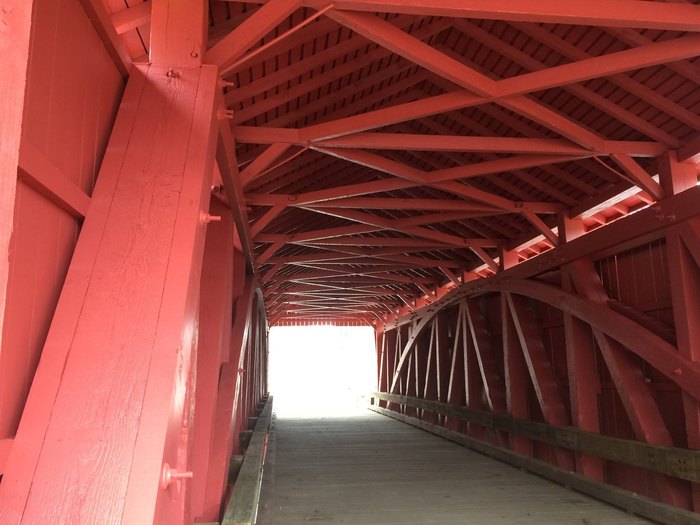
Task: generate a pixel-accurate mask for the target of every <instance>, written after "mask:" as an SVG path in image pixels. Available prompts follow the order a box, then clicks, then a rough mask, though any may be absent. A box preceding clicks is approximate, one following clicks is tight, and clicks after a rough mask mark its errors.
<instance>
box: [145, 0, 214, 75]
mask: <svg viewBox="0 0 700 525" xmlns="http://www.w3.org/2000/svg"><path fill="white" fill-rule="evenodd" d="M150 4H151V40H150V44H149V61H150V62H152V63H156V64H163V65H166V66H181V67H197V66H199V65H201V64H202V59H203V58H204V53H205V52H206V48H207V30H208V26H209V24H208V21H209V18H208V13H209V9H208V3H207V2H202V1H200V0H151V2H150Z"/></svg>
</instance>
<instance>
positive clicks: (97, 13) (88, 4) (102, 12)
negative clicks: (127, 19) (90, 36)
mask: <svg viewBox="0 0 700 525" xmlns="http://www.w3.org/2000/svg"><path fill="white" fill-rule="evenodd" d="M80 4H81V5H82V6H83V9H85V13H86V14H87V15H88V18H89V19H90V21H91V22H92V25H93V27H94V28H95V31H96V32H97V34H98V35H99V37H100V40H102V43H103V44H104V46H105V49H106V50H107V52H108V53H109V56H110V57H112V60H113V61H114V65H115V66H116V67H117V69H118V70H119V73H120V74H121V75H122V76H123V77H124V78H126V77H127V76H129V73H130V70H131V65H132V60H131V55H130V54H129V51H128V50H127V48H126V45H125V44H124V42H123V41H122V39H121V38H120V37H119V35H118V34H117V31H116V30H115V29H114V25H113V23H112V19H111V18H110V15H109V13H107V10H106V9H105V6H104V3H103V2H102V1H101V0H80Z"/></svg>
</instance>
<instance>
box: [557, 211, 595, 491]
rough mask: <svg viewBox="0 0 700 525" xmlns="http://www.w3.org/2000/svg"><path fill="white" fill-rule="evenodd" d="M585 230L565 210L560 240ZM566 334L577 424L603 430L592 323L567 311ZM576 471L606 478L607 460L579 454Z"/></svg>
mask: <svg viewBox="0 0 700 525" xmlns="http://www.w3.org/2000/svg"><path fill="white" fill-rule="evenodd" d="M584 233H585V232H584V224H583V221H582V220H577V219H571V218H570V217H569V216H568V214H565V213H562V214H561V215H560V217H559V240H560V242H561V243H565V242H570V241H572V240H573V239H575V238H577V237H580V236H581V235H583V234H584ZM561 281H562V288H563V289H564V290H567V291H574V284H573V282H572V280H571V275H570V268H569V267H563V268H562V269H561ZM563 315H564V337H565V342H566V364H567V374H568V379H569V399H570V402H571V420H572V423H573V425H575V426H577V427H578V428H580V429H582V430H587V431H589V432H597V433H599V432H600V416H599V413H598V394H599V393H600V379H599V378H598V371H597V369H596V360H595V345H594V343H593V332H592V331H591V328H590V326H588V325H587V324H586V323H584V322H583V321H581V320H580V319H577V318H576V317H574V316H573V315H571V314H569V313H566V312H564V314H563ZM575 460H576V472H578V473H580V474H584V475H586V476H588V477H591V478H593V479H597V480H599V481H603V479H604V463H603V460H602V459H601V458H598V457H596V456H591V455H590V454H581V453H580V452H577V453H576V454H575Z"/></svg>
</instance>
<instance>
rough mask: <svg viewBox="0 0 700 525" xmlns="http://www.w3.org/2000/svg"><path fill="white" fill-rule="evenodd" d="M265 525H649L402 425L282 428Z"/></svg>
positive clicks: (283, 422)
mask: <svg viewBox="0 0 700 525" xmlns="http://www.w3.org/2000/svg"><path fill="white" fill-rule="evenodd" d="M260 505H261V510H260V513H259V516H258V525H288V524H295V523H306V524H310V523H329V524H333V525H335V524H354V525H374V524H377V525H379V524H382V525H383V524H396V525H410V524H416V525H419V524H420V525H428V524H439V525H450V524H471V523H473V524H479V525H491V524H494V525H495V524H585V525H613V524H615V525H616V524H634V523H649V522H648V521H646V520H643V519H641V518H637V517H634V516H630V515H628V514H626V513H625V512H623V511H620V510H618V509H616V508H614V507H611V506H609V505H607V504H605V503H601V502H599V501H597V500H594V499H591V498H589V497H587V496H584V495H581V494H578V493H576V492H573V491H571V490H568V489H566V488H564V487H562V486H559V485H556V484H553V483H551V482H549V481H547V480H544V479H542V478H539V477H537V476H534V475H531V474H528V473H526V472H523V471H521V470H518V469H516V468H513V467H510V466H508V465H506V464H504V463H500V462H498V461H496V460H493V459H490V458H487V457H485V456H483V455H481V454H478V453H476V452H473V451H470V450H468V449H465V448H463V447H461V446H459V445H456V444H454V443H451V442H449V441H446V440H444V439H441V438H439V437H436V436H433V435H431V434H428V433H426V432H423V431H421V430H418V429H415V428H413V427H410V426H408V425H405V424H403V423H400V422H397V421H394V420H392V419H389V418H386V417H383V416H380V415H378V414H373V413H367V414H366V415H362V416H361V417H356V418H344V419H277V420H276V421H275V423H274V426H273V430H272V434H271V436H270V448H269V453H268V465H267V466H266V470H265V477H264V479H263V489H262V496H261V501H260Z"/></svg>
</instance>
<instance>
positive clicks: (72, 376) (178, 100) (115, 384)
mask: <svg viewBox="0 0 700 525" xmlns="http://www.w3.org/2000/svg"><path fill="white" fill-rule="evenodd" d="M216 79H217V77H216V71H215V70H214V68H209V67H207V68H202V69H199V68H197V69H191V70H183V71H181V72H180V74H179V75H178V76H177V77H173V76H168V75H166V71H165V70H164V69H161V68H157V67H147V66H145V67H143V68H135V69H134V70H132V76H131V78H130V81H129V88H128V89H127V94H126V95H125V99H124V103H123V105H122V109H123V111H122V112H120V115H119V118H118V121H117V124H116V126H115V130H114V133H113V134H112V139H111V142H110V150H109V154H108V156H107V158H106V159H105V162H104V164H103V168H102V170H101V174H100V179H99V183H98V186H97V188H96V190H95V193H94V195H93V202H92V206H91V212H90V213H89V214H88V217H87V218H86V221H85V227H84V230H83V235H81V237H80V239H79V243H78V247H77V248H76V254H75V256H74V258H73V263H72V266H71V268H70V270H69V276H68V281H67V285H66V287H64V291H63V293H62V296H61V299H60V303H59V306H58V308H57V314H56V316H55V319H54V325H53V326H52V331H51V333H50V334H49V338H48V341H47V345H46V346H45V349H44V355H43V358H42V362H41V366H40V370H39V372H38V373H37V377H36V379H35V382H34V384H33V388H32V392H31V394H30V401H29V402H28V405H27V409H26V410H25V415H24V417H23V419H22V424H21V427H20V431H19V433H18V437H22V436H23V437H22V439H18V441H17V442H18V443H21V446H17V447H13V453H12V454H11V456H10V460H9V463H8V469H7V474H6V477H5V479H4V481H3V484H2V487H0V501H2V505H0V507H2V511H0V512H1V514H0V517H2V519H0V521H2V522H3V523H20V522H21V523H35V522H39V521H44V520H47V519H48V520H52V521H54V522H57V523H96V522H102V523H120V522H122V520H124V521H123V522H124V523H130V524H137V523H152V522H153V521H154V519H155V517H156V514H158V513H159V514H160V518H161V519H165V521H168V520H169V521H171V522H173V519H172V518H173V517H174V516H175V515H178V514H181V513H182V512H183V509H184V507H183V506H182V502H183V501H184V489H183V487H182V486H181V484H180V483H179V482H178V483H175V484H172V485H171V486H170V487H169V488H168V490H167V491H160V488H159V479H160V475H161V466H162V464H163V462H166V463H168V464H169V465H171V467H173V468H180V469H182V467H186V464H183V463H182V462H183V461H185V462H186V461H187V455H186V443H185V450H184V453H183V450H182V448H183V444H182V443H181V442H180V438H181V434H184V435H186V432H182V426H183V423H186V422H187V421H188V420H189V417H188V416H187V414H188V410H189V407H188V405H187V399H188V397H187V388H186V387H187V384H188V382H189V379H190V378H189V370H190V368H189V363H190V357H191V354H190V350H191V345H192V342H193V341H194V336H195V335H196V330H195V318H196V305H197V295H198V288H199V269H200V267H201V257H202V251H203V245H204V235H203V232H204V227H203V226H202V225H201V223H200V215H201V212H202V209H205V210H206V207H208V201H209V191H208V190H209V187H210V184H211V183H210V177H211V174H212V173H213V165H212V163H213V146H214V142H213V137H214V136H215V133H214V131H215V126H216V119H215V118H214V91H215V90H216V88H217V82H216ZM205 196H206V200H205ZM203 207H204V208H203ZM173 350H175V351H173ZM8 481H9V483H6V482H8ZM30 487H31V488H30ZM161 495H162V496H163V498H164V499H165V500H164V501H163V500H159V498H160V497H161ZM157 500H159V501H157ZM178 509H180V510H178ZM184 512H186V511H184ZM182 519H184V518H183V517H182V516H181V515H180V518H179V520H182Z"/></svg>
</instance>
